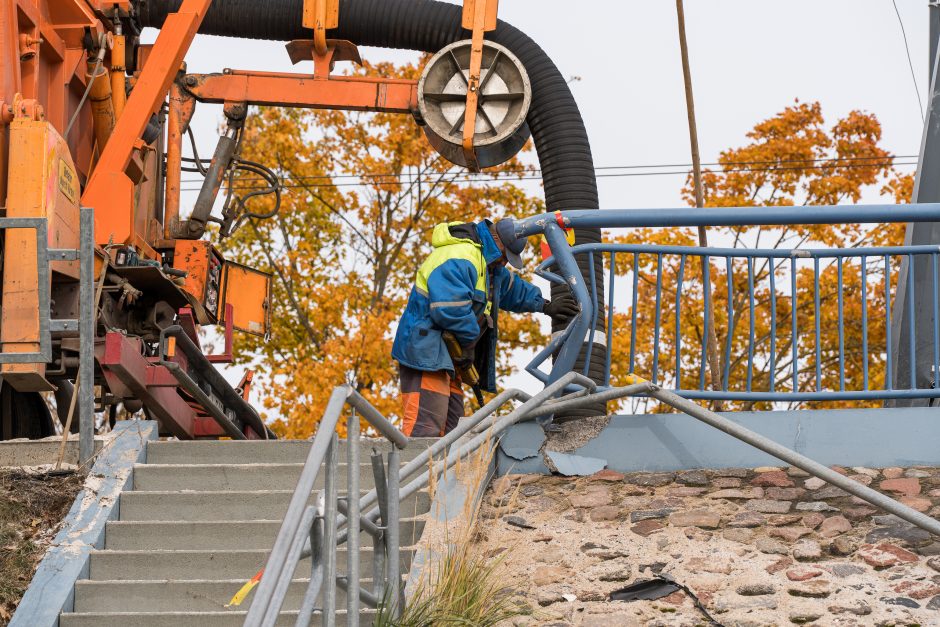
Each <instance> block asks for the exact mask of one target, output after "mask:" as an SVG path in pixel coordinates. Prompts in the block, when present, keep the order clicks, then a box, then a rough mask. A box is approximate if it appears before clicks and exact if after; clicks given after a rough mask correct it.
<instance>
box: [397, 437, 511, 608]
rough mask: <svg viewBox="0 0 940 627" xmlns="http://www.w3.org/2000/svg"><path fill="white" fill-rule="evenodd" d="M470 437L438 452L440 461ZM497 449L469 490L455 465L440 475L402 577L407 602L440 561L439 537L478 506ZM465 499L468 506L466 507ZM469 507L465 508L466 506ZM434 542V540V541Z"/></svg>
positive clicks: (491, 473) (492, 471) (491, 474)
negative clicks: (478, 480)
mask: <svg viewBox="0 0 940 627" xmlns="http://www.w3.org/2000/svg"><path fill="white" fill-rule="evenodd" d="M471 435H472V434H467V435H466V436H464V437H462V438H460V439H458V440H457V441H456V442H454V443H453V444H452V445H451V447H450V449H449V450H448V451H447V452H445V453H441V458H443V457H444V456H445V455H446V454H449V453H450V451H453V450H456V449H458V448H460V446H461V445H463V444H465V443H466V442H468V441H470V439H472V437H471ZM498 448H499V442H498V441H497V442H495V443H494V444H493V455H492V456H491V458H490V461H489V466H488V468H487V470H486V475H485V477H484V478H483V480H482V481H480V482H479V484H478V485H477V486H476V489H472V486H470V485H468V479H467V477H462V476H460V474H459V473H458V472H457V471H458V470H459V467H460V466H459V465H458V466H455V467H453V468H451V469H450V470H448V471H447V472H445V473H444V474H443V476H441V477H440V478H439V480H438V483H437V489H436V490H435V492H434V497H433V499H432V500H431V506H430V509H429V510H428V513H427V518H428V519H427V522H426V523H425V526H424V531H423V532H422V534H421V538H420V539H419V540H418V546H417V547H416V550H415V554H414V557H413V558H412V561H411V568H410V570H409V571H408V575H407V577H406V578H405V598H406V600H410V599H411V597H412V596H413V594H414V592H415V590H416V589H417V586H418V584H419V583H420V581H421V579H422V577H424V576H425V573H428V572H430V568H431V567H432V566H433V564H434V563H436V562H437V561H438V560H440V558H441V553H440V551H437V550H435V549H434V547H433V546H432V544H433V545H440V544H442V542H441V541H440V540H441V539H442V538H443V539H445V540H446V538H447V537H448V536H447V534H448V533H449V531H448V530H449V529H450V528H451V527H453V526H455V525H457V524H459V521H460V520H461V519H462V518H463V517H464V515H465V514H466V512H467V511H468V510H469V511H474V510H475V508H477V507H478V506H479V505H480V502H481V500H482V498H483V493H484V492H486V489H487V487H489V485H490V482H491V481H492V480H493V477H495V476H496V455H497V451H498ZM468 499H470V500H472V503H470V504H468ZM468 505H469V507H468ZM435 540H437V541H436V542H435Z"/></svg>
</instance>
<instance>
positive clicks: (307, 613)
mask: <svg viewBox="0 0 940 627" xmlns="http://www.w3.org/2000/svg"><path fill="white" fill-rule="evenodd" d="M325 511H326V496H325V495H324V494H323V491H322V490H320V491H319V492H317V504H316V506H315V508H314V515H313V521H312V522H311V524H310V583H308V584H307V591H306V592H305V593H304V599H303V603H302V604H301V606H300V612H298V614H297V622H296V624H295V625H294V627H308V626H309V625H310V620H311V619H312V618H313V611H314V609H316V604H317V597H318V596H319V595H320V589H321V588H322V587H323V536H324V524H325V520H324V512H325Z"/></svg>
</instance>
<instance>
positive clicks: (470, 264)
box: [392, 220, 545, 392]
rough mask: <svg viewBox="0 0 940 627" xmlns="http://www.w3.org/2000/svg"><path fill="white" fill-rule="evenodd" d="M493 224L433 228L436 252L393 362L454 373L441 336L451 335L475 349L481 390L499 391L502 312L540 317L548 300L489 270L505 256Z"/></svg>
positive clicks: (405, 317) (401, 326)
mask: <svg viewBox="0 0 940 627" xmlns="http://www.w3.org/2000/svg"><path fill="white" fill-rule="evenodd" d="M489 225H490V222H489V221H488V220H484V221H483V222H480V223H478V224H472V223H463V222H451V223H449V224H438V225H437V226H436V227H434V233H433V234H432V236H431V244H432V245H433V246H434V251H433V252H432V253H431V254H430V255H429V256H428V258H427V259H426V260H425V261H424V263H423V264H421V267H420V268H419V269H418V273H417V275H416V276H415V285H414V287H413V288H412V289H411V294H410V295H409V297H408V306H407V307H405V312H404V313H403V314H402V317H401V320H400V321H399V323H398V332H397V333H396V334H395V342H394V344H393V345H392V357H394V358H395V359H397V360H398V362H399V363H401V364H404V365H405V366H408V367H409V368H414V369H415V370H429V371H437V370H448V371H450V372H451V373H453V372H454V363H453V361H452V360H451V358H450V355H449V354H448V352H447V347H446V346H445V345H444V340H443V339H442V337H441V334H442V332H444V331H450V332H451V333H453V334H454V335H455V336H456V337H457V340H458V341H459V342H460V344H461V345H462V346H469V345H473V344H476V359H475V361H476V364H477V367H478V369H479V370H480V383H481V387H482V388H483V389H484V390H486V391H488V392H495V391H496V340H497V335H498V334H497V331H496V317H497V316H496V314H497V311H498V310H499V309H504V310H506V311H516V312H539V311H542V307H543V305H544V302H545V301H544V299H543V298H542V293H541V292H540V291H539V289H538V288H537V287H535V286H534V285H532V284H531V283H529V282H528V281H525V280H523V279H521V278H519V277H518V276H516V274H515V273H514V272H510V271H509V270H507V269H506V268H505V267H504V266H503V265H501V264H496V265H492V266H491V265H490V264H492V263H493V262H494V261H497V260H498V259H499V258H500V257H501V256H502V253H501V252H500V251H499V248H498V247H497V246H496V241H495V240H494V239H493V236H492V235H491V234H490V230H489ZM489 320H492V325H490V323H489ZM481 322H482V323H483V324H482V326H481Z"/></svg>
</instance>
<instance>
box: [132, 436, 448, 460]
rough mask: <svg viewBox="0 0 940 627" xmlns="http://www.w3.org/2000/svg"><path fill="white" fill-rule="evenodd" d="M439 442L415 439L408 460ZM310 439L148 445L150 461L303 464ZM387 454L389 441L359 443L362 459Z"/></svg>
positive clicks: (341, 450)
mask: <svg viewBox="0 0 940 627" xmlns="http://www.w3.org/2000/svg"><path fill="white" fill-rule="evenodd" d="M434 442H436V439H434V438H414V439H412V440H410V442H409V445H408V448H406V449H405V450H403V451H401V453H400V455H401V460H402V461H408V460H411V459H414V458H415V457H417V456H418V455H419V454H420V453H421V452H422V451H424V450H425V449H426V448H428V447H429V446H431V444H433V443H434ZM311 443H312V442H311V441H310V440H271V441H256V440H252V441H250V442H244V441H241V442H237V441H234V440H201V441H178V440H163V441H158V442H151V443H149V444H148V445H147V463H148V464H251V463H261V464H302V463H303V462H304V461H306V459H307V454H308V453H309V452H310V445H311ZM373 446H374V447H376V448H378V449H379V450H380V451H381V452H382V453H383V454H384V453H387V452H388V450H389V447H390V446H391V444H389V442H388V440H385V439H378V440H367V439H363V440H362V441H361V443H360V445H359V451H360V453H359V455H360V457H361V461H363V462H368V461H369V454H370V452H371V449H372V447H373ZM337 457H338V459H339V461H341V462H343V461H346V445H345V442H343V441H340V447H339V453H338V456H337Z"/></svg>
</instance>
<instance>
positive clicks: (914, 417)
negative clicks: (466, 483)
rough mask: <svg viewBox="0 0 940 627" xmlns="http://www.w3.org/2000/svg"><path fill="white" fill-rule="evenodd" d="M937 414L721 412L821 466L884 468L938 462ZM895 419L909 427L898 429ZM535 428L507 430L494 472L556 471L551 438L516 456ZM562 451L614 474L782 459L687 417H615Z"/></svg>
mask: <svg viewBox="0 0 940 627" xmlns="http://www.w3.org/2000/svg"><path fill="white" fill-rule="evenodd" d="M937 412H938V410H937V408H931V407H910V408H893V409H891V410H888V411H886V410H884V409H832V410H809V409H803V410H792V411H764V412H731V413H723V414H722V415H723V416H725V417H727V418H730V419H731V420H733V421H735V422H737V423H738V424H740V425H742V426H744V427H746V428H748V429H751V430H752V431H755V432H757V433H759V434H761V435H763V436H765V437H768V438H771V439H773V440H775V441H777V442H779V443H781V444H783V445H785V446H789V447H791V448H793V449H794V450H796V451H797V452H799V453H801V454H803V455H806V456H807V457H810V458H813V459H815V460H816V461H818V462H820V463H823V464H826V465H831V464H839V465H843V466H865V467H870V468H881V467H889V466H903V467H907V466H916V465H927V466H931V465H937V464H938V463H940V450H938V449H937V448H936V445H935V443H936V441H937V439H938V437H940V421H938V420H937V415H938V413H937ZM576 422H577V421H573V423H576ZM573 423H567V424H573ZM567 424H566V425H563V428H564V427H566V426H567ZM898 424H903V425H904V429H898V428H897V425H898ZM531 425H532V423H522V424H519V425H515V426H514V427H512V428H511V429H510V431H509V432H508V433H507V434H506V437H505V438H504V442H512V450H507V448H506V447H505V446H502V445H501V446H500V448H499V450H498V451H497V474H499V475H504V474H551V472H552V470H553V469H552V468H551V467H550V464H549V463H548V461H546V456H545V455H543V453H547V452H549V450H553V447H552V442H551V439H550V440H549V441H548V442H547V443H546V444H545V445H544V446H542V448H543V449H544V450H541V451H539V454H537V455H535V456H528V455H524V454H523V455H520V454H519V452H520V451H526V450H531V449H532V448H537V447H538V446H540V445H539V443H540V442H541V441H543V440H541V439H540V438H544V435H540V434H537V433H535V432H534V431H533V430H532V426H531ZM885 442H891V446H885V445H884V443H885ZM562 452H564V453H568V454H571V455H577V456H581V457H589V458H594V459H599V460H604V461H606V462H607V467H608V468H610V469H611V470H615V471H617V472H668V471H675V470H687V469H693V468H756V467H759V466H779V465H780V464H781V462H780V460H778V459H777V458H775V457H772V456H770V455H768V454H766V453H763V452H761V451H759V450H757V449H756V448H753V447H751V446H749V445H747V444H745V443H743V442H741V441H739V440H736V439H734V438H733V437H731V436H729V435H727V434H725V433H723V432H721V431H719V430H717V429H715V428H713V427H710V426H708V425H706V424H704V423H702V422H700V421H698V420H696V419H694V418H692V417H690V416H687V415H685V414H637V415H615V416H612V417H611V419H610V422H609V424H608V425H607V426H606V427H604V429H603V430H601V432H600V433H599V434H598V435H597V436H596V437H593V438H592V439H591V440H590V441H589V442H587V443H585V444H582V445H581V446H577V447H575V448H572V449H570V450H565V451H562Z"/></svg>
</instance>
